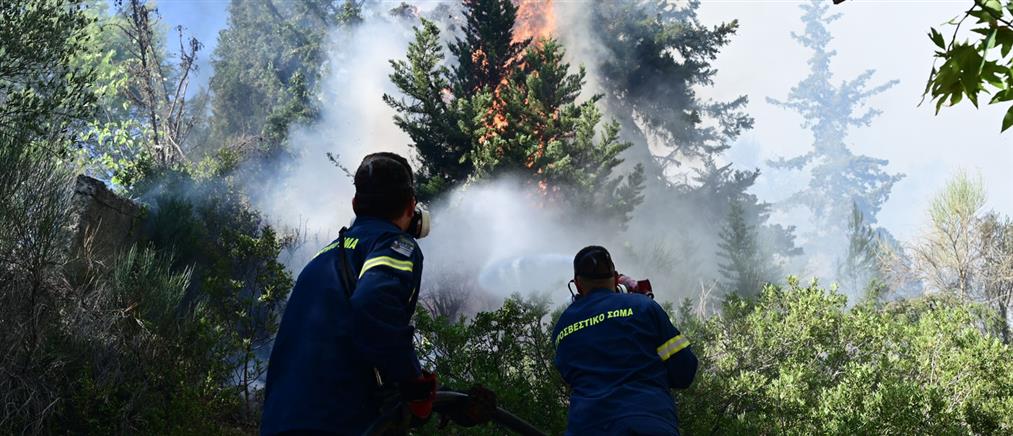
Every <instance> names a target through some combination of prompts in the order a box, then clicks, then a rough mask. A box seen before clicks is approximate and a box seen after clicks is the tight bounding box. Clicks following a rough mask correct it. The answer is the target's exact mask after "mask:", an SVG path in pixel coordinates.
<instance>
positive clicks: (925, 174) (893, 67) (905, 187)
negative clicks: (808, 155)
mask: <svg viewBox="0 0 1013 436" xmlns="http://www.w3.org/2000/svg"><path fill="white" fill-rule="evenodd" d="M827 1H828V2H829V0H827ZM800 3H801V2H799V1H783V0H782V1H775V0H748V1H747V0H738V1H731V0H704V1H703V6H702V7H701V8H700V16H701V19H702V21H703V22H704V23H709V24H716V23H718V22H721V21H727V20H731V19H736V18H737V19H738V20H739V24H740V30H739V33H738V35H737V36H736V37H734V39H733V40H732V42H731V44H730V46H729V47H728V48H726V49H725V50H724V51H723V52H722V53H721V55H720V58H719V60H718V62H717V64H716V66H717V68H718V69H719V74H718V76H717V78H716V83H715V86H714V87H712V88H708V89H705V90H703V91H702V93H703V94H704V95H707V96H711V97H714V98H729V97H731V96H735V95H740V94H746V95H748V96H749V97H750V104H749V107H748V112H749V113H750V114H751V115H753V116H754V117H755V118H756V125H755V128H754V129H753V130H751V131H748V132H746V133H745V134H744V135H743V136H742V138H741V139H740V140H739V141H738V143H737V144H735V146H734V147H733V148H732V151H731V153H730V156H731V159H732V160H733V161H734V162H736V163H737V164H740V165H743V166H750V167H755V166H760V167H761V169H763V161H765V160H766V159H770V158H774V157H778V156H789V157H790V156H795V155H798V154H801V153H803V152H804V151H805V150H806V149H807V148H808V147H810V144H811V140H812V137H811V136H810V135H809V133H808V131H806V130H804V129H802V128H801V126H800V121H801V118H800V117H799V116H798V115H796V114H794V113H792V112H788V111H786V110H783V109H780V108H777V107H774V106H773V105H771V104H769V103H767V102H766V97H768V96H769V97H774V98H783V97H785V96H786V95H787V93H788V91H789V90H790V89H791V87H792V86H794V85H795V84H796V83H797V82H798V81H799V80H800V79H802V78H803V77H804V76H805V75H806V74H807V73H808V69H807V68H808V67H807V65H806V60H807V59H808V57H809V55H810V54H811V52H809V51H807V50H805V49H803V48H802V47H800V46H799V45H798V44H797V43H796V42H795V41H794V40H793V39H791V36H790V32H792V31H795V32H801V31H802V24H801V21H800V16H801V10H800V9H799V8H798V5H799V4H800ZM968 4H969V1H928V0H920V1H901V0H895V1H865V2H860V1H855V0H848V1H846V2H845V3H843V4H840V5H837V6H835V7H834V8H835V9H836V10H838V11H840V12H841V13H842V14H843V16H842V17H841V19H839V20H837V21H835V22H834V23H833V24H831V27H830V30H831V33H832V34H833V36H834V40H833V41H832V42H831V46H832V48H834V49H836V50H837V53H838V54H837V57H835V58H834V61H833V63H832V65H831V68H832V71H833V72H834V73H835V82H837V81H840V80H847V79H851V78H853V77H854V76H855V75H857V74H859V73H861V72H862V71H864V70H866V69H870V68H871V69H875V70H876V71H877V73H876V75H875V76H874V78H873V79H872V81H870V84H873V85H875V84H879V83H882V82H885V81H888V80H891V79H899V80H900V83H899V84H898V85H897V86H894V87H893V88H891V89H889V90H888V91H886V92H885V93H883V94H880V95H878V96H876V97H873V98H872V99H871V100H870V105H871V106H873V107H876V108H878V109H880V110H882V111H883V114H882V115H881V116H880V117H879V118H877V119H875V120H874V121H873V123H872V125H871V126H870V127H867V128H861V129H856V130H853V131H852V134H851V135H850V136H849V138H848V143H849V144H850V145H851V146H852V150H853V151H854V152H856V153H861V154H866V155H869V156H873V157H877V158H883V159H888V160H889V161H890V165H889V166H888V167H887V171H889V172H891V173H896V172H900V173H904V174H906V175H907V177H905V178H904V179H903V180H901V181H900V182H898V183H897V184H896V185H894V189H893V194H892V195H891V197H890V200H889V201H888V202H887V203H886V205H885V206H884V207H883V210H882V212H881V213H880V215H879V218H880V223H881V224H882V225H884V226H885V227H887V228H888V229H890V230H891V231H892V232H893V233H894V234H895V235H897V236H899V237H901V238H902V239H906V238H908V237H910V236H913V235H914V234H916V232H917V231H918V230H919V229H920V228H921V226H922V225H923V224H924V222H925V220H924V217H925V208H926V204H927V203H928V201H929V199H930V198H931V196H932V195H933V194H934V193H935V192H937V191H938V190H939V189H940V188H941V187H942V185H943V184H944V183H945V181H946V179H947V178H948V177H949V176H951V175H952V174H954V173H955V172H956V171H958V170H959V169H967V170H969V171H970V172H972V173H974V172H980V174H981V177H982V179H983V180H984V182H985V184H986V187H987V188H988V193H989V207H991V208H994V209H996V210H999V211H1002V212H1004V213H1006V214H1013V183H1011V180H1013V177H1011V172H1013V131H1010V132H1008V133H1006V134H1005V135H1000V134H999V127H1000V123H1001V121H1002V117H1003V114H1004V113H1005V106H1003V107H998V106H997V107H983V108H982V109H980V110H975V109H974V108H973V107H972V106H970V105H969V104H968V105H960V106H958V107H955V108H947V109H943V111H942V112H941V113H940V114H939V116H935V115H933V106H932V105H931V104H928V103H926V104H925V105H923V106H922V107H918V106H917V105H918V101H919V99H920V98H921V93H922V90H923V89H924V87H925V81H926V79H927V77H928V72H929V70H930V68H931V64H932V51H933V47H934V46H933V45H932V43H931V42H930V41H929V39H928V37H926V36H925V35H926V33H927V32H928V29H929V27H931V26H937V27H938V26H939V24H940V23H943V22H945V21H948V20H949V19H950V18H953V17H954V16H955V15H957V14H958V13H959V12H960V11H961V10H962V9H961V8H966V6H967V5H968ZM944 34H948V33H947V32H944ZM764 172H765V175H764V177H763V179H762V180H761V181H760V182H759V184H758V186H757V187H756V189H755V191H756V192H757V193H758V194H759V195H760V196H761V197H763V198H765V199H767V200H769V201H772V200H776V199H779V198H783V197H784V196H786V195H787V194H788V193H789V192H787V189H794V188H792V187H790V186H784V184H779V183H776V180H772V179H774V176H776V174H777V173H775V172H772V171H768V170H765V171H764Z"/></svg>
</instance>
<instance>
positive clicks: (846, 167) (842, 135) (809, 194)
mask: <svg viewBox="0 0 1013 436" xmlns="http://www.w3.org/2000/svg"><path fill="white" fill-rule="evenodd" d="M800 7H801V8H802V10H803V11H805V13H804V15H803V17H802V21H803V22H804V23H805V25H806V26H805V29H806V30H805V33H803V34H801V35H799V34H794V33H793V34H792V37H793V38H794V39H795V40H796V41H798V42H799V43H800V44H801V45H802V46H803V47H806V48H808V49H810V50H812V51H813V55H812V57H810V59H809V66H810V72H809V76H808V77H806V78H805V79H803V80H802V81H801V82H799V84H798V85H796V86H795V87H794V88H792V90H791V92H790V93H789V94H788V98H787V99H786V100H784V101H780V100H775V99H769V98H768V101H769V102H770V103H772V104H775V105H778V106H781V107H784V108H786V109H790V110H793V111H796V112H798V113H799V114H800V115H802V118H803V122H802V125H803V126H804V127H806V128H808V129H809V130H810V131H812V134H813V137H814V141H813V149H812V151H810V152H808V153H806V154H804V155H801V156H797V157H794V158H791V159H783V158H782V159H780V160H778V161H776V162H771V163H770V164H771V166H773V167H774V168H787V169H803V168H808V169H809V170H810V174H811V179H810V182H809V186H808V187H807V188H806V189H805V190H802V191H799V192H797V193H795V194H793V195H792V196H791V197H790V198H789V199H788V200H787V201H786V205H787V206H803V207H806V208H808V209H810V210H811V211H812V212H813V214H814V215H815V217H816V220H817V222H816V227H817V228H818V229H820V230H819V233H820V234H822V235H836V234H842V233H843V232H844V231H845V228H846V226H847V219H848V218H847V217H849V216H851V210H849V209H850V208H849V207H848V206H851V205H853V204H857V205H858V208H859V209H860V210H861V212H862V214H863V216H864V217H865V219H866V220H868V222H869V224H875V222H876V214H877V213H878V212H879V210H880V208H881V207H882V205H883V203H884V202H885V201H886V200H887V198H888V197H889V196H890V190H891V188H892V187H893V184H894V183H896V182H897V181H898V180H900V179H901V177H903V176H902V175H895V174H888V173H886V172H885V171H884V170H883V167H885V166H886V165H887V164H888V163H889V162H888V161H886V160H883V159H875V158H872V157H869V156H863V155H855V154H854V153H852V152H851V150H850V149H849V148H848V145H847V144H846V143H845V139H846V138H847V135H848V130H849V129H850V128H851V127H862V126H868V125H869V123H870V122H871V121H872V119H873V118H875V117H876V116H877V115H879V113H880V111H878V110H876V109H871V108H869V109H865V110H864V111H862V109H863V106H864V105H865V103H866V101H867V100H868V99H869V98H871V97H872V96H875V95H877V94H880V93H882V92H883V91H886V90H887V89H889V88H890V87H892V86H893V85H895V84H896V83H897V81H896V80H894V81H889V82H886V83H884V84H882V85H879V86H875V87H872V88H868V87H867V84H868V82H869V79H871V78H872V75H873V73H874V72H875V71H874V70H867V71H865V72H864V73H862V74H860V75H859V76H858V77H856V78H855V79H853V80H850V81H845V82H843V83H841V84H840V85H835V84H834V83H832V79H833V73H832V72H831V71H830V60H831V58H832V57H833V56H834V55H835V54H836V52H835V51H833V50H831V49H830V48H829V45H830V41H831V39H832V37H831V35H830V32H829V30H828V29H827V25H828V24H830V23H832V22H833V21H835V20H837V19H838V18H839V17H840V15H839V14H833V15H831V14H829V8H830V4H829V3H827V2H824V1H821V0H813V1H811V2H809V3H806V4H803V5H801V6H800Z"/></svg>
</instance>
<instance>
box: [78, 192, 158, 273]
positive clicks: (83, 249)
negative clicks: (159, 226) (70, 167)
mask: <svg viewBox="0 0 1013 436" xmlns="http://www.w3.org/2000/svg"><path fill="white" fill-rule="evenodd" d="M71 209H72V213H71V220H70V226H71V241H70V253H69V254H70V259H71V264H70V265H68V266H70V268H69V269H70V271H68V272H70V273H71V275H72V276H73V275H76V274H75V273H78V275H79V274H80V273H83V272H84V271H85V268H87V267H88V266H89V264H93V263H101V264H105V265H110V264H111V262H112V261H113V260H114V259H115V257H116V256H117V255H118V254H120V253H122V252H123V251H125V250H127V249H129V248H130V246H131V245H133V244H134V243H136V242H137V241H138V239H139V237H140V230H141V216H142V214H143V211H144V209H143V208H142V207H141V206H140V205H138V204H137V203H134V202H133V201H131V200H129V199H126V198H123V197H120V196H119V195H116V194H115V193H114V192H113V191H112V190H110V189H109V188H108V187H107V186H106V185H105V183H103V182H102V181H100V180H98V179H95V178H92V177H88V176H84V175H81V176H78V177H77V181H76V182H75V186H74V196H73V200H72V201H71Z"/></svg>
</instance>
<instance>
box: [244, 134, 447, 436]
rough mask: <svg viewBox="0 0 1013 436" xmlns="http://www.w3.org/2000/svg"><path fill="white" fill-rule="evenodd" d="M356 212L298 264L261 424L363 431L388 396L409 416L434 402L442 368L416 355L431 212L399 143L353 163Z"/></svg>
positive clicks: (271, 430) (280, 429)
mask: <svg viewBox="0 0 1013 436" xmlns="http://www.w3.org/2000/svg"><path fill="white" fill-rule="evenodd" d="M352 209H353V210H354V211H355V216H356V218H355V220H354V221H353V222H352V224H351V227H350V228H343V229H341V232H340V233H339V237H338V239H337V240H335V241H334V242H332V243H331V244H329V245H327V246H326V247H324V248H323V249H322V250H320V252H319V253H317V255H316V256H315V257H314V258H313V260H311V261H310V262H309V264H307V265H306V267H305V268H304V269H303V270H302V273H300V274H299V278H298V280H297V281H296V284H295V288H293V290H292V294H291V297H290V299H289V301H288V305H287V306H286V309H285V314H284V316H283V317H282V321H281V326H280V328H279V330H278V335H277V338H276V340H275V343H274V348H273V350H272V352H271V358H270V361H269V363H268V371H267V385H266V387H265V399H264V412H263V421H262V425H261V434H286V433H288V434H305V433H312V434H358V433H362V432H363V431H364V430H365V429H367V428H368V427H369V425H370V423H371V422H372V421H373V420H375V419H376V418H377V416H379V414H380V413H381V408H382V407H385V404H388V403H389V402H390V401H389V400H390V398H391V396H392V395H393V396H394V397H396V399H397V401H398V402H399V403H403V404H407V408H408V410H409V412H410V418H411V421H412V423H414V424H419V423H423V422H425V420H427V419H428V418H429V416H430V414H431V412H432V402H433V399H434V397H435V391H436V376H435V375H434V374H432V373H429V372H426V371H424V370H423V369H422V367H421V366H420V364H419V360H418V357H417V355H416V353H415V347H414V344H413V343H412V338H413V332H414V327H412V326H411V324H410V322H411V317H412V314H414V313H415V306H416V304H417V302H418V296H419V295H418V294H419V285H420V283H421V278H422V252H421V250H420V249H419V246H418V244H417V243H416V241H415V240H416V239H418V238H422V237H425V236H426V235H427V234H428V233H429V214H428V213H427V212H425V211H423V210H422V209H421V208H419V207H418V204H417V202H416V198H415V190H414V177H413V175H412V169H411V167H410V166H409V164H408V161H407V160H405V158H403V157H401V156H399V155H397V154H394V153H375V154H371V155H369V156H366V157H365V159H363V161H362V164H361V165H359V168H358V169H357V170H356V172H355V198H354V199H353V200H352Z"/></svg>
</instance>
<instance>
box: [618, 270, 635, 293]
mask: <svg viewBox="0 0 1013 436" xmlns="http://www.w3.org/2000/svg"><path fill="white" fill-rule="evenodd" d="M619 284H620V285H623V286H625V287H626V291H627V292H636V291H635V290H636V289H637V280H636V279H634V278H633V277H630V276H628V275H625V274H619Z"/></svg>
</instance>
